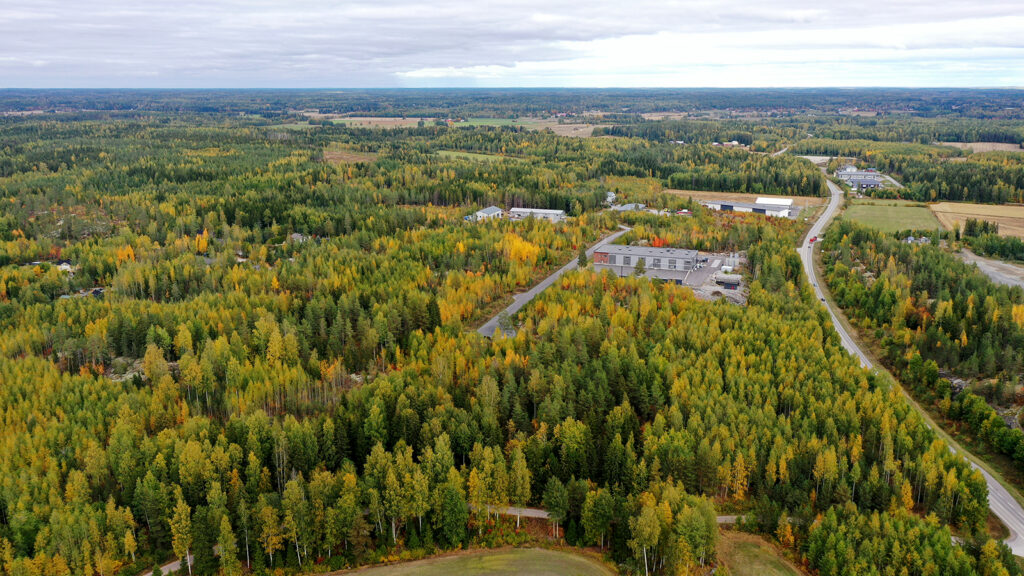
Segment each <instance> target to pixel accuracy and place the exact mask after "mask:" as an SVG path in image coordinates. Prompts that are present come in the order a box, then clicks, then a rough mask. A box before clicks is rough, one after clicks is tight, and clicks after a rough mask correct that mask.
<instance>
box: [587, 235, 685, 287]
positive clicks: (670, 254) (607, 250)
mask: <svg viewBox="0 0 1024 576" xmlns="http://www.w3.org/2000/svg"><path fill="white" fill-rule="evenodd" d="M697 256H698V253H697V251H696V250H685V249H682V248H650V247H647V246H621V245H618V244H606V245H604V246H602V247H600V248H598V249H597V250H596V251H595V252H594V268H595V269H596V270H598V271H600V270H611V271H612V272H614V273H615V274H616V275H618V276H629V275H631V274H633V273H635V272H636V267H637V262H638V261H641V260H642V261H643V267H644V276H647V277H648V278H661V279H663V280H673V281H682V280H683V279H684V278H685V277H686V273H687V272H689V271H691V270H693V269H694V268H695V267H696V266H697Z"/></svg>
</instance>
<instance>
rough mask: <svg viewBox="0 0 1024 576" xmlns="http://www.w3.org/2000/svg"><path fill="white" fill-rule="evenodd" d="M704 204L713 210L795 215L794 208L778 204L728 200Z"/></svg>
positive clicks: (784, 215) (781, 216) (780, 216)
mask: <svg viewBox="0 0 1024 576" xmlns="http://www.w3.org/2000/svg"><path fill="white" fill-rule="evenodd" d="M703 204H704V206H706V207H708V208H710V209H712V210H721V211H723V212H750V213H753V214H764V215H765V216H775V217H779V218H789V217H791V216H792V215H793V208H791V207H790V206H780V205H777V204H761V203H755V204H751V203H748V202H731V201H728V200H708V201H706V202H703Z"/></svg>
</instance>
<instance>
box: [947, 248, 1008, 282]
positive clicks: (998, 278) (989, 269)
mask: <svg viewBox="0 0 1024 576" xmlns="http://www.w3.org/2000/svg"><path fill="white" fill-rule="evenodd" d="M957 256H959V257H960V259H961V260H963V261H964V262H966V263H968V264H975V265H977V266H978V270H981V271H982V272H983V273H984V274H985V275H986V276H988V277H989V278H990V279H992V281H993V282H995V283H997V284H1003V285H1006V286H1020V287H1021V288H1024V268H1022V267H1020V266H1017V265H1015V264H1010V263H1009V262H1004V261H1002V260H996V259H995V258H985V257H984V256H978V255H977V254H975V253H974V252H971V251H970V250H968V249H967V248H964V249H962V250H961V251H960V253H958V254H957Z"/></svg>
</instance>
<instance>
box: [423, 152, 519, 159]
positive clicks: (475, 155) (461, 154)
mask: <svg viewBox="0 0 1024 576" xmlns="http://www.w3.org/2000/svg"><path fill="white" fill-rule="evenodd" d="M437 155H438V156H443V157H445V158H461V159H463V160H479V161H481V162H497V161H499V160H515V161H516V162H521V161H522V160H523V159H522V158H518V157H516V156H502V155H500V154H481V153H480V152H463V151H461V150H438V151H437Z"/></svg>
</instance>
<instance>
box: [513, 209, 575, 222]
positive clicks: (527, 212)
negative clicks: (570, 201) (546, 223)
mask: <svg viewBox="0 0 1024 576" xmlns="http://www.w3.org/2000/svg"><path fill="white" fill-rule="evenodd" d="M508 214H509V217H510V218H511V219H512V220H523V219H524V218H529V217H531V216H532V217H534V218H537V219H543V220H550V221H551V222H561V221H562V220H565V210H546V209H544V208H512V209H511V210H509V211H508Z"/></svg>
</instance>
